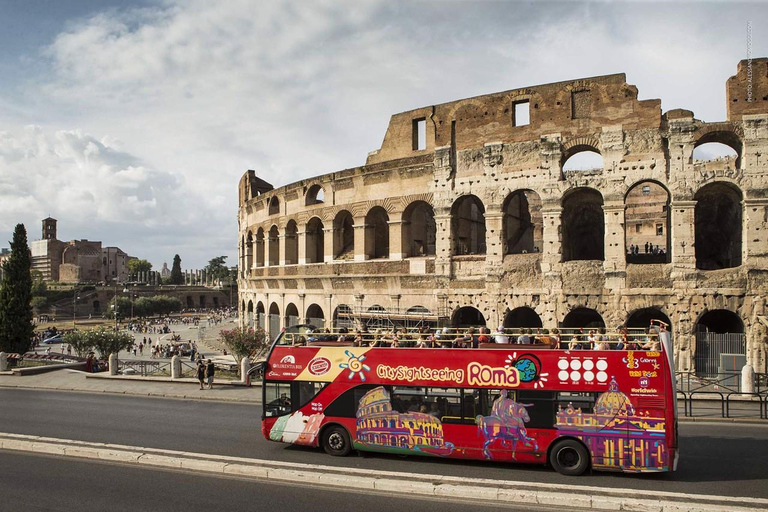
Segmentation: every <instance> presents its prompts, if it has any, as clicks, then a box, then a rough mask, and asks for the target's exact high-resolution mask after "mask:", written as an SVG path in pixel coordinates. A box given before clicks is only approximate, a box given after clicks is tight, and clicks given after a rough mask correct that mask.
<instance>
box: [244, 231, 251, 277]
mask: <svg viewBox="0 0 768 512" xmlns="http://www.w3.org/2000/svg"><path fill="white" fill-rule="evenodd" d="M251 267H253V232H251V231H248V236H246V237H245V272H244V273H245V275H248V272H249V271H250V270H251Z"/></svg>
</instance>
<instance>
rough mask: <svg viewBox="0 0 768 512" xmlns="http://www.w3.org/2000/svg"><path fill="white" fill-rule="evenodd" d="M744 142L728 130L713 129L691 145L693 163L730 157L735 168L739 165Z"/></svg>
mask: <svg viewBox="0 0 768 512" xmlns="http://www.w3.org/2000/svg"><path fill="white" fill-rule="evenodd" d="M743 151H744V144H743V143H742V142H741V139H740V138H739V136H738V135H737V134H736V133H734V132H730V131H714V132H709V133H705V134H704V135H702V136H701V137H700V138H699V140H697V141H696V143H695V144H694V146H693V154H692V155H691V157H692V160H693V163H698V162H705V161H711V160H715V159H722V160H725V159H730V160H732V161H733V165H734V166H735V168H736V169H739V168H740V167H741V155H742V153H743Z"/></svg>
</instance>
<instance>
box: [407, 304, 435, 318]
mask: <svg viewBox="0 0 768 512" xmlns="http://www.w3.org/2000/svg"><path fill="white" fill-rule="evenodd" d="M406 314H408V315H411V316H427V315H431V314H432V313H431V312H430V311H429V309H427V308H425V307H424V306H412V307H410V308H408V310H407V311H406Z"/></svg>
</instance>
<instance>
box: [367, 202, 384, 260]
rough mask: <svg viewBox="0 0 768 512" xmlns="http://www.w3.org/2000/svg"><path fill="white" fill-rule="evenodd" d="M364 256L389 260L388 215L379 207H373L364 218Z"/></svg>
mask: <svg viewBox="0 0 768 512" xmlns="http://www.w3.org/2000/svg"><path fill="white" fill-rule="evenodd" d="M365 255H366V257H367V258H369V259H376V258H389V215H388V214H387V210H385V209H384V208H382V207H381V206H374V207H373V208H371V209H370V210H369V211H368V214H367V215H366V216H365Z"/></svg>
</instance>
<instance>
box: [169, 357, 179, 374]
mask: <svg viewBox="0 0 768 512" xmlns="http://www.w3.org/2000/svg"><path fill="white" fill-rule="evenodd" d="M171 378H172V379H179V378H181V359H180V358H179V356H173V357H172V358H171Z"/></svg>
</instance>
